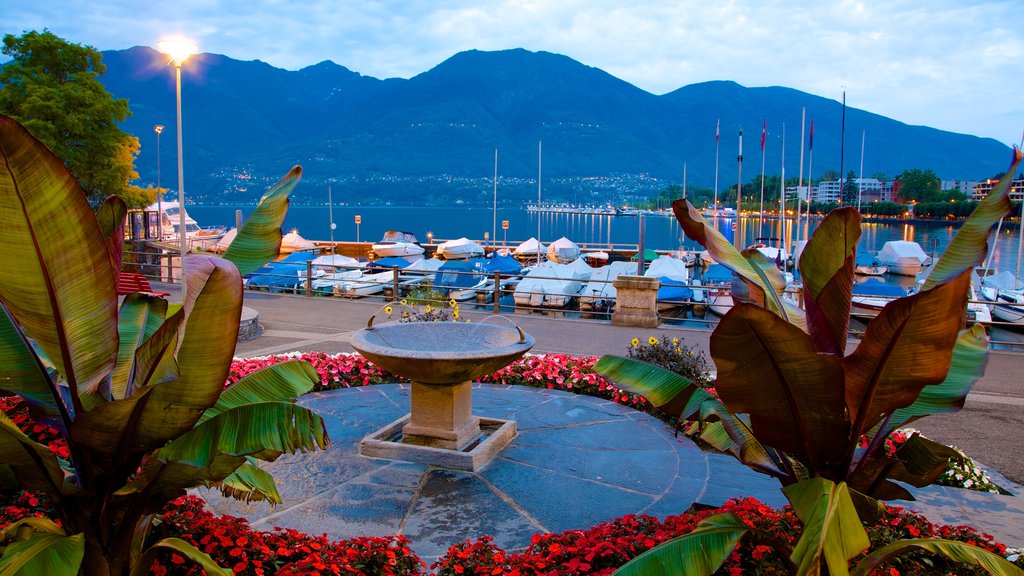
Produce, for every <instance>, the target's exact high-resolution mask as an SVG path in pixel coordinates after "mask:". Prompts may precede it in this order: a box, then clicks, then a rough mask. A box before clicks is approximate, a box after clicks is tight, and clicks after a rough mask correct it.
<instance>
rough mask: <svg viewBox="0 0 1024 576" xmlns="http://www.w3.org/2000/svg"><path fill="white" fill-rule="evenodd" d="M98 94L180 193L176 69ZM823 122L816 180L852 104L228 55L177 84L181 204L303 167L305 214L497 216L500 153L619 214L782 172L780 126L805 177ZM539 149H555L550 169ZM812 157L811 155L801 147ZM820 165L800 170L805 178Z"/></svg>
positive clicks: (924, 138) (113, 65) (495, 65)
mask: <svg viewBox="0 0 1024 576" xmlns="http://www.w3.org/2000/svg"><path fill="white" fill-rule="evenodd" d="M103 62H104V64H105V65H106V66H107V73H106V75H105V76H103V78H102V80H103V82H104V84H105V85H106V86H107V89H108V90H109V91H110V92H111V93H112V94H114V95H115V96H116V97H119V98H127V99H128V101H129V107H130V109H131V111H132V116H131V117H130V118H129V119H128V120H127V121H126V122H125V123H124V126H123V127H124V129H125V130H126V131H128V132H130V133H132V134H134V135H136V136H137V137H138V138H139V140H140V142H141V144H142V149H141V152H140V154H139V156H138V158H137V160H136V167H137V168H138V171H139V174H140V182H141V183H143V184H148V183H155V182H156V180H157V154H156V148H157V136H156V135H155V133H154V131H153V126H154V125H155V124H163V125H165V126H166V129H165V130H164V132H163V134H162V135H161V136H160V138H162V142H160V143H159V144H160V162H159V164H160V167H161V168H160V171H161V174H160V177H161V184H162V185H163V186H165V187H170V188H175V187H176V161H177V155H176V140H175V139H176V131H175V119H176V117H175V86H174V83H175V80H174V68H173V66H170V65H168V64H167V57H166V56H164V55H162V54H160V53H158V52H156V51H154V50H152V49H150V48H146V47H135V48H131V49H127V50H118V51H106V52H103ZM802 108H806V111H807V116H806V120H807V129H808V130H809V127H810V123H811V121H812V119H813V122H814V142H813V151H812V154H813V160H812V157H811V156H807V157H806V159H805V161H806V162H807V163H808V164H810V163H811V162H813V165H812V166H811V167H812V168H813V170H814V175H815V176H820V175H821V174H822V172H823V171H824V170H825V169H832V170H838V169H839V167H840V154H841V150H840V134H841V126H842V122H843V119H842V117H843V107H842V105H841V104H840V103H839V102H837V101H835V100H830V99H826V98H822V97H820V96H815V95H812V94H808V93H805V92H801V91H798V90H793V89H790V88H784V87H777V86H775V87H765V88H747V87H744V86H740V85H739V84H736V83H734V82H729V81H712V82H702V83H697V84H691V85H688V86H684V87H682V88H679V89H678V90H675V91H672V92H669V93H667V94H663V95H655V94H651V93H649V92H646V91H644V90H642V89H640V88H637V87H636V86H633V85H632V84H629V83H628V82H625V81H623V80H620V79H618V78H616V77H614V76H612V75H610V74H608V73H607V72H604V71H602V70H600V69H597V68H593V67H590V66H586V65H584V64H582V63H580V62H577V61H575V60H573V59H571V58H569V57H566V56H562V55H559V54H552V53H548V52H530V51H526V50H522V49H514V50H504V51H497V52H483V51H476V50H471V51H466V52H461V53H458V54H456V55H454V56H452V57H451V58H449V59H447V60H445V61H444V62H442V63H440V64H438V65H437V66H436V67H434V68H432V69H430V70H428V71H426V72H423V73H421V74H419V75H417V76H414V77H412V78H409V79H399V78H390V79H378V78H373V77H370V76H364V75H361V74H359V73H357V72H354V71H352V70H350V69H348V68H345V67H344V66H340V65H338V64H335V63H333V62H330V61H324V62H320V63H319V64H315V65H312V66H309V67H306V68H303V69H301V70H298V71H288V70H282V69H279V68H275V67H273V66H270V65H269V64H266V63H264V62H260V61H240V60H234V59H232V58H229V57H227V56H222V55H216V54H200V55H197V56H194V57H193V58H191V59H190V60H188V61H187V62H186V63H185V65H184V67H183V74H182V119H183V120H182V121H183V123H184V126H183V135H184V166H185V176H186V190H187V191H188V192H189V197H190V198H192V199H196V200H197V201H200V200H202V201H210V202H216V201H255V199H256V198H258V195H259V192H260V191H262V190H263V189H265V187H266V186H267V185H268V184H269V183H271V182H273V181H274V180H276V179H277V177H279V176H281V175H283V174H284V173H285V172H286V171H287V169H288V168H290V167H291V166H292V165H293V164H301V165H302V166H303V168H304V170H305V172H304V178H303V180H304V183H303V185H301V186H300V188H299V189H298V190H297V191H296V195H295V198H296V200H297V201H300V202H301V201H303V200H308V201H322V200H323V199H324V198H325V197H326V187H327V185H328V184H331V185H332V187H333V189H334V190H335V191H336V196H335V199H336V200H341V201H343V202H350V203H359V202H364V203H366V202H382V201H392V202H402V203H410V202H411V203H417V202H440V201H453V200H454V201H464V202H467V203H483V202H489V201H490V199H491V197H492V194H493V184H492V183H491V182H492V178H493V174H494V153H495V149H497V150H498V151H499V159H498V175H499V186H500V188H501V196H502V201H503V202H522V201H525V200H528V199H530V198H535V197H536V188H537V184H536V177H537V172H538V169H539V168H540V169H541V172H542V183H543V188H544V191H545V199H546V200H548V199H549V200H555V199H562V200H577V201H581V202H582V201H587V202H595V201H600V202H603V201H608V200H611V201H617V200H619V199H621V198H624V197H629V196H631V195H645V194H648V193H650V192H656V191H657V190H659V189H661V188H663V187H664V186H666V185H668V184H681V183H682V180H683V171H684V169H683V164H684V162H685V163H686V172H687V182H688V184H690V185H697V186H705V187H711V186H712V185H713V183H714V181H715V155H716V126H719V127H720V128H719V134H720V135H719V141H718V154H719V158H720V160H719V179H720V184H719V186H720V187H721V189H726V188H728V186H729V185H730V184H731V183H735V181H736V178H737V161H736V159H737V153H738V140H739V138H738V134H739V131H740V129H741V128H742V129H743V131H744V135H745V136H746V138H745V139H744V148H743V155H744V163H743V179H744V181H745V182H746V181H749V180H750V178H751V177H752V176H755V175H757V174H760V163H761V153H760V152H761V150H760V140H761V130H762V126H763V122H766V123H767V138H766V151H765V162H766V165H767V170H766V171H767V173H768V174H769V175H772V174H776V175H777V174H779V172H780V168H781V162H782V141H783V139H782V132H783V124H784V125H785V147H786V155H785V158H786V166H785V170H786V175H787V176H788V177H789V176H795V175H797V173H798V164H799V157H800V136H801V135H800V126H801V109H802ZM862 131H865V133H866V142H867V145H866V154H865V159H864V172H865V175H872V174H877V173H884V174H887V175H888V176H890V177H892V176H894V175H896V174H898V173H900V172H902V171H903V170H905V169H908V168H921V169H929V168H930V169H932V170H934V171H935V172H936V173H937V174H938V175H939V176H940V177H941V178H944V179H966V180H979V179H984V178H987V177H990V176H992V175H994V174H996V173H998V172H1000V171H1001V170H1003V169H1005V161H1006V159H1007V158H1008V156H1009V152H1010V150H1009V148H1008V147H1007V146H1005V145H1003V144H1001V143H999V142H997V141H995V140H993V139H987V138H979V137H976V136H970V135H965V134H956V133H952V132H946V131H942V130H937V129H934V128H929V127H926V126H911V125H907V124H904V123H901V122H899V121H897V120H894V119H890V118H886V117H883V116H880V115H877V114H872V113H871V112H868V111H865V110H859V109H856V108H854V107H852V106H848V107H847V108H846V110H845V141H846V142H845V153H844V157H845V158H844V170H845V171H849V170H851V169H852V170H855V171H856V170H858V169H859V162H860V140H861V138H860V137H861V134H862ZM538 142H543V144H542V147H543V154H542V155H541V159H542V163H541V165H540V166H538ZM805 145H806V144H805ZM807 168H808V165H807V164H805V171H806V170H807Z"/></svg>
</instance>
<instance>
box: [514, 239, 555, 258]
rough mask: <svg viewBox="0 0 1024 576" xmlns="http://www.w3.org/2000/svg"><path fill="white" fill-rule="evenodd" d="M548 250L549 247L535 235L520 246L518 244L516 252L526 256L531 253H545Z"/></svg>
mask: <svg viewBox="0 0 1024 576" xmlns="http://www.w3.org/2000/svg"><path fill="white" fill-rule="evenodd" d="M546 251H547V248H545V247H544V245H543V244H541V243H540V242H539V241H538V240H537V239H536V238H534V237H533V236H530V239H529V240H527V241H526V242H523V243H522V244H520V245H519V246H516V249H515V253H516V254H519V255H526V256H528V255H530V254H537V253H538V252H540V253H541V254H543V253H544V252H546Z"/></svg>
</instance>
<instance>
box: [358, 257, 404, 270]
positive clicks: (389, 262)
mask: <svg viewBox="0 0 1024 576" xmlns="http://www.w3.org/2000/svg"><path fill="white" fill-rule="evenodd" d="M409 264H412V262H409V261H408V260H406V259H405V258H399V257H398V256H388V257H387V258H380V259H378V260H374V261H372V262H369V263H367V267H369V268H394V267H395V266H397V267H399V268H405V267H407V266H409Z"/></svg>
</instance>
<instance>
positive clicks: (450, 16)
mask: <svg viewBox="0 0 1024 576" xmlns="http://www.w3.org/2000/svg"><path fill="white" fill-rule="evenodd" d="M1022 21H1024V13H1022V11H1021V4H1020V0H1003V1H984V0H978V1H970V0H961V1H951V0H932V1H930V2H921V1H920V0H914V1H906V0H888V1H885V0H882V1H863V2H856V1H846V0H839V1H829V0H764V1H756V0H715V1H710V2H709V1H707V0H686V1H671V0H630V1H629V2H625V1H623V0H619V1H617V2H612V1H606V0H520V1H486V0H477V1H475V2H470V1H465V0H447V1H446V0H359V1H356V0H303V1H301V2H299V1H294V0H244V1H238V0H178V1H175V2H149V1H147V0H142V1H139V0H132V1H126V0H105V1H104V0H35V1H28V2H15V1H13V0H11V1H6V2H4V6H3V10H0V32H3V33H14V34H20V33H21V32H22V31H24V30H29V29H37V30H40V29H42V28H49V29H50V30H51V31H52V32H54V33H55V34H57V35H59V36H62V37H64V38H67V39H69V40H71V41H74V42H78V43H82V44H88V45H91V46H94V47H96V48H99V49H101V50H111V49H121V48H129V47H131V46H136V45H147V46H155V45H156V43H157V41H159V40H160V39H161V38H164V37H166V36H169V35H174V34H178V35H184V36H188V37H190V38H191V39H193V40H194V41H196V42H197V43H198V44H199V47H200V50H201V51H203V52H214V53H219V54H225V55H227V56H230V57H232V58H237V59H240V60H262V61H264V62H267V63H269V64H272V65H274V66H278V67H281V68H286V69H290V70H295V69H299V68H302V67H304V66H308V65H311V64H315V63H317V62H320V61H322V60H333V61H334V62H337V63H338V64H341V65H343V66H346V67H348V68H350V69H352V70H354V71H356V72H359V73H362V74H366V75H369V76H375V77H378V78H386V77H396V76H397V77H402V78H408V77H410V76H414V75H416V74H418V73H420V72H423V71H426V70H428V69H430V68H432V67H433V66H436V65H437V64H439V63H440V62H442V61H443V60H445V59H446V58H448V57H450V56H451V55H453V54H455V53H456V52H459V51H462V50H468V49H480V50H502V49H508V48H526V49H528V50H546V51H550V52H556V53H560V54H565V55H567V56H569V57H572V58H574V59H576V60H579V61H580V62H582V63H584V64H587V65H589V66H595V67H597V68H601V69H603V70H605V71H607V72H609V73H611V74H613V75H615V76H617V77H619V78H622V79H623V80H626V81H628V82H631V83H632V84H634V85H636V86H638V87H640V88H643V89H645V90H647V91H650V92H653V93H655V94H662V93H665V92H669V91H671V90H674V89H676V88H679V87H681V86H684V85H687V84H692V83H694V82H702V81H706V80H734V81H736V82H739V83H740V84H743V85H745V86H775V85H779V86H788V87H791V88H796V89H799V90H804V91H806V92H810V93H813V94H817V95H820V96H824V97H826V98H833V99H835V100H840V99H841V97H842V92H843V90H844V89H845V90H846V93H847V104H848V105H850V106H853V107H856V108H861V109H865V110H868V111H871V112H875V113H878V114H882V115H885V116H889V117H891V118H894V119H896V120H900V121H902V122H906V123H908V124H922V125H927V126H933V127H935V128H940V129H943V130H951V131H954V132H962V133H966V134H976V135H978V136H985V137H991V138H995V139H997V140H999V141H1000V142H1003V143H1004V144H1008V145H1009V144H1013V143H1016V144H1019V143H1020V141H1021V135H1022V131H1024V95H1022V86H1021V78H1022V77H1024V32H1022V27H1021V26H1020V23H1021V22H1022Z"/></svg>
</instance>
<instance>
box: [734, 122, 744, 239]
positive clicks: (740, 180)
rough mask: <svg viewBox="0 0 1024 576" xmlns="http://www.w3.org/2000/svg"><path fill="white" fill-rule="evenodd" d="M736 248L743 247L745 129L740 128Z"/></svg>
mask: <svg viewBox="0 0 1024 576" xmlns="http://www.w3.org/2000/svg"><path fill="white" fill-rule="evenodd" d="M736 166H737V169H736V228H737V230H736V234H735V236H736V247H737V248H739V247H741V246H743V241H742V239H741V238H740V231H741V230H740V225H739V223H740V211H741V203H742V202H743V128H740V145H739V154H738V155H737V156H736Z"/></svg>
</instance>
